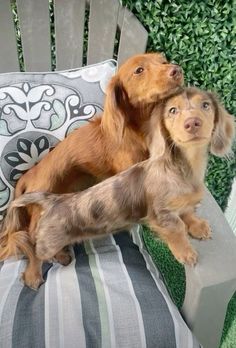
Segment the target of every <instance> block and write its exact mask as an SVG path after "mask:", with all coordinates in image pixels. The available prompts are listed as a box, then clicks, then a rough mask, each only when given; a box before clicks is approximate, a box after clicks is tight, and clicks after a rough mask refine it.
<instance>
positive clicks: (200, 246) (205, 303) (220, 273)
mask: <svg viewBox="0 0 236 348" xmlns="http://www.w3.org/2000/svg"><path fill="white" fill-rule="evenodd" d="M197 214H198V215H199V216H201V217H203V218H205V219H207V220H208V222H209V223H210V225H211V228H212V239H211V240H207V241H197V240H192V244H193V245H194V247H195V249H196V250H197V251H198V253H199V261H198V264H197V265H196V266H195V267H194V268H191V267H188V266H186V267H185V271H186V294H185V300H184V304H183V307H182V313H183V316H184V318H185V320H186V322H187V323H188V325H189V327H190V328H191V329H192V331H193V332H194V334H195V335H196V337H197V338H198V340H199V341H200V342H201V344H203V346H204V348H212V347H215V348H216V347H219V344H220V339H221V334H222V329H223V325H224V319H225V314H226V310H227V305H228V302H229V300H230V298H231V297H232V295H233V293H234V292H235V290H236V267H235V265H236V237H235V235H234V234H233V232H232V230H231V229H230V227H229V225H228V223H227V221H226V219H225V217H224V214H223V213H222V211H221V209H220V208H219V206H218V205H217V203H216V201H215V200H214V198H213V197H212V195H211V194H210V193H209V191H208V190H206V193H205V196H204V199H203V202H202V204H201V206H200V208H199V209H198V211H197Z"/></svg>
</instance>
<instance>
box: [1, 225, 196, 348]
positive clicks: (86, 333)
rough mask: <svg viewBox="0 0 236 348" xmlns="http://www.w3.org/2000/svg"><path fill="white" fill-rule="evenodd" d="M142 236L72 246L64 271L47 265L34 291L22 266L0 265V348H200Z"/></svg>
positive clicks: (21, 262) (10, 262)
mask: <svg viewBox="0 0 236 348" xmlns="http://www.w3.org/2000/svg"><path fill="white" fill-rule="evenodd" d="M141 233H142V231H141V229H139V228H138V227H136V228H135V229H134V230H133V231H132V234H129V233H128V232H121V233H119V234H117V235H115V236H108V237H107V238H103V239H97V240H94V241H88V242H86V243H84V244H80V245H76V246H75V247H74V249H73V250H74V259H73V261H72V262H71V264H70V265H69V266H67V267H64V266H61V265H59V264H57V263H55V264H45V265H44V278H46V282H45V283H44V284H43V285H42V286H41V287H40V289H39V290H38V291H34V290H31V289H29V288H27V287H24V286H23V284H22V283H21V282H20V280H19V277H20V273H21V272H22V271H23V270H24V267H25V264H26V261H25V260H24V259H21V260H18V261H16V260H14V259H11V260H8V261H6V262H5V263H2V264H1V266H0V268H1V269H0V284H1V287H0V299H1V300H0V323H1V325H0V347H4V348H7V347H12V348H16V347H17V348H21V347H22V348H23V347H45V346H46V347H50V348H54V347H55V348H56V347H70V348H72V347H81V348H82V347H88V348H93V347H94V348H95V347H117V348H122V347H127V348H130V347H135V348H137V347H153V348H154V347H158V348H162V347H166V348H172V347H181V348H190V347H199V344H198V343H197V341H196V339H195V338H194V337H193V335H192V333H191V331H190V330H189V329H188V327H187V325H186V324H185V322H184V321H183V319H182V317H181V316H180V314H179V311H178V310H177V308H176V307H175V305H174V304H173V302H172V300H171V299H170V297H169V295H168V293H167V290H166V288H165V286H164V284H163V282H162V279H161V278H160V276H159V272H158V270H157V268H156V267H155V266H154V264H153V263H152V261H151V258H150V257H149V255H148V253H147V251H146V249H145V247H144V245H143V242H142V234H141Z"/></svg>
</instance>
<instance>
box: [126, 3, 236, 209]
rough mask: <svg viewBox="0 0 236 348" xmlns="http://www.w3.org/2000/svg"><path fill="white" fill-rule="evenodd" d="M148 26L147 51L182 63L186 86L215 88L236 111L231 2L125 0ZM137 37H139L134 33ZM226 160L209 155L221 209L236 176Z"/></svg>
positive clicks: (210, 179) (210, 178)
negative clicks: (164, 55)
mask: <svg viewBox="0 0 236 348" xmlns="http://www.w3.org/2000/svg"><path fill="white" fill-rule="evenodd" d="M122 4H123V5H125V6H127V7H128V8H129V9H130V10H131V11H132V12H133V13H134V14H135V16H136V17H137V18H138V19H139V20H140V22H141V23H142V24H143V25H144V27H145V28H146V29H147V31H148V33H149V36H148V47H147V51H162V52H165V54H166V56H167V58H168V59H170V60H171V61H174V62H176V63H178V64H180V65H181V66H182V68H183V70H184V73H185V81H186V83H187V84H188V85H194V86H196V87H200V88H203V89H207V90H211V91H214V92H215V93H216V94H218V96H219V98H220V100H221V101H222V103H223V104H224V105H225V107H226V109H227V110H228V111H229V112H230V113H232V114H234V115H236V40H235V38H236V25H235V19H234V18H233V1H225V0H202V1H201V0H200V1H188V0H175V1H172V0H136V1H133V0H123V1H122ZM137 40H138V38H137ZM235 154H236V147H235V148H234V155H233V156H231V158H230V160H226V159H219V158H216V157H214V156H211V157H210V161H209V166H208V170H207V175H206V184H207V186H208V188H209V190H210V191H211V193H212V194H213V196H214V197H215V199H216V200H217V202H218V204H219V205H220V206H221V208H222V209H223V210H224V209H225V207H226V205H227V198H228V195H229V193H230V190H231V185H232V180H233V178H234V177H235V175H236V159H235Z"/></svg>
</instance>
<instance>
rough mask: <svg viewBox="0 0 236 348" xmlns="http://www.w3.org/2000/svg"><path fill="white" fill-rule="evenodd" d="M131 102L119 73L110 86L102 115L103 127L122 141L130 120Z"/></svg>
mask: <svg viewBox="0 0 236 348" xmlns="http://www.w3.org/2000/svg"><path fill="white" fill-rule="evenodd" d="M129 111H130V104H129V98H128V95H127V93H126V91H125V89H124V87H123V85H122V83H121V81H120V79H119V77H118V76H117V75H115V76H113V77H112V79H111V81H110V83H109V85H108V88H107V95H106V100H105V107H104V113H103V116H102V128H103V130H104V131H105V132H106V134H108V135H109V136H111V137H112V138H113V141H114V140H115V141H116V142H117V141H118V142H120V141H121V139H122V137H123V134H124V127H125V125H126V123H127V121H128V117H129V116H128V115H129Z"/></svg>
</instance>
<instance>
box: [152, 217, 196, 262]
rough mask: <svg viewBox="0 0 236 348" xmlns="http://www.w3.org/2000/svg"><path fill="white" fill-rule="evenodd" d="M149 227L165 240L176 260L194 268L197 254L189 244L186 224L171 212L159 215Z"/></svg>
mask: <svg viewBox="0 0 236 348" xmlns="http://www.w3.org/2000/svg"><path fill="white" fill-rule="evenodd" d="M149 225H150V227H151V229H152V230H153V232H154V233H156V234H157V235H159V236H160V237H161V239H163V240H164V241H165V242H166V243H167V245H168V247H169V248H170V250H171V252H172V254H173V255H174V256H175V258H176V259H177V260H178V261H179V262H180V263H183V264H187V265H190V266H194V265H195V264H196V263H197V252H196V251H195V250H194V248H193V247H192V245H191V244H190V242H189V239H188V235H187V231H186V226H185V224H184V222H183V221H182V220H181V219H180V218H179V217H178V216H177V215H175V214H173V213H171V212H169V211H163V212H161V213H158V218H157V219H152V220H151V221H150V222H149Z"/></svg>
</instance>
